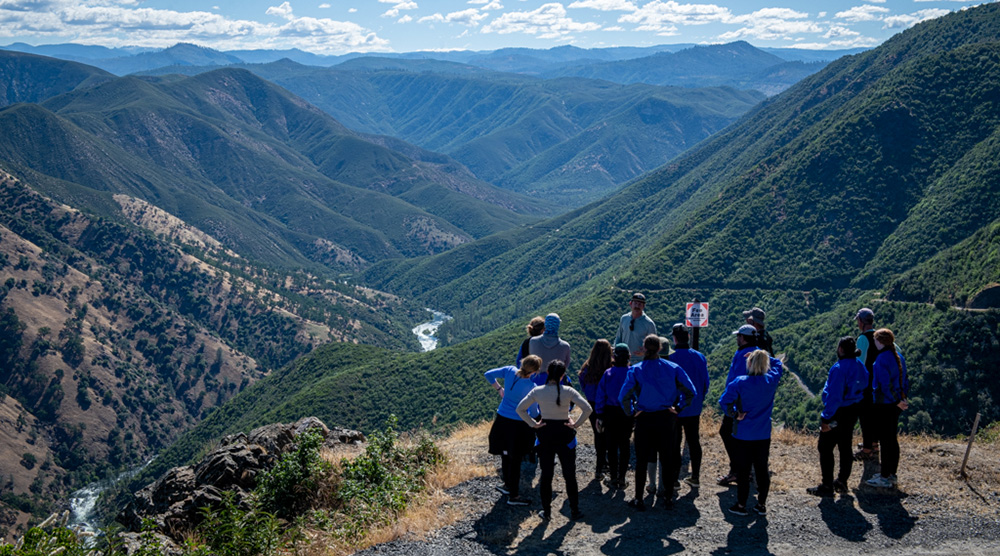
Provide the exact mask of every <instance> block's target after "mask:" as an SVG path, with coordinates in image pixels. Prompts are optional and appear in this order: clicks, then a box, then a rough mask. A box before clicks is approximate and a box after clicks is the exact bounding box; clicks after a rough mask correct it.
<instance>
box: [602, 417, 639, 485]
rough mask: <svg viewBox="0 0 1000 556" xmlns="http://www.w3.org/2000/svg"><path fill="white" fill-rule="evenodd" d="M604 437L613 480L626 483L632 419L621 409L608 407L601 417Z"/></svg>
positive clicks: (629, 457)
mask: <svg viewBox="0 0 1000 556" xmlns="http://www.w3.org/2000/svg"><path fill="white" fill-rule="evenodd" d="M601 421H602V422H603V423H604V435H605V438H606V443H607V445H608V470H609V473H610V474H611V478H612V479H613V480H616V481H624V480H625V473H626V472H627V471H628V462H629V459H631V457H632V454H631V446H630V445H629V440H630V439H631V438H632V424H633V423H632V418H631V417H629V416H628V415H625V412H624V411H622V408H620V407H607V408H605V409H604V414H603V415H602V416H601Z"/></svg>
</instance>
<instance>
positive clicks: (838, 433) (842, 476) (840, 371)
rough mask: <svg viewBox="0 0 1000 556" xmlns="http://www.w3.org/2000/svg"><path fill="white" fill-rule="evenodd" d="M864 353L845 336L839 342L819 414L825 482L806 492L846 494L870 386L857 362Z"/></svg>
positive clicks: (821, 469) (823, 494) (862, 366)
mask: <svg viewBox="0 0 1000 556" xmlns="http://www.w3.org/2000/svg"><path fill="white" fill-rule="evenodd" d="M860 353H861V351H860V350H859V349H858V346H857V344H856V343H855V341H854V338H852V337H851V336H844V337H843V338H841V339H840V341H839V342H838V343H837V362H836V363H834V364H833V366H832V367H830V372H829V374H828V375H827V377H826V385H824V386H823V411H822V413H820V416H819V418H820V431H819V443H818V445H817V449H818V450H819V468H820V472H821V474H822V478H823V482H821V483H820V484H819V485H818V486H814V487H810V488H807V489H806V492H808V493H809V494H812V495H814V496H833V495H834V493H835V492H847V480H848V479H850V478H851V467H852V466H853V464H854V455H853V454H852V453H851V441H852V440H853V439H854V425H855V424H856V423H857V422H858V416H859V415H860V412H861V403H862V401H863V399H864V396H865V389H866V388H867V387H868V369H866V368H865V365H864V363H862V362H861V361H858V359H857V357H858V355H859V354H860ZM835 447H836V448H837V449H838V450H839V451H840V470H839V473H837V479H836V480H834V479H833V449H834V448H835Z"/></svg>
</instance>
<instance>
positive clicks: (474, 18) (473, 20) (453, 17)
mask: <svg viewBox="0 0 1000 556" xmlns="http://www.w3.org/2000/svg"><path fill="white" fill-rule="evenodd" d="M487 17H489V16H488V15H487V14H484V13H480V11H479V10H477V9H476V8H469V9H467V10H461V11H458V12H451V13H449V14H448V15H441V14H440V13H436V14H432V15H428V16H424V17H421V18H420V19H418V20H417V22H418V23H435V22H437V23H458V24H459V25H468V26H470V27H475V26H476V25H479V22H480V21H482V20H484V19H486V18H487Z"/></svg>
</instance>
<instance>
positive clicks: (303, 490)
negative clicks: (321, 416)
mask: <svg viewBox="0 0 1000 556" xmlns="http://www.w3.org/2000/svg"><path fill="white" fill-rule="evenodd" d="M297 441H298V445H297V446H296V448H295V450H293V451H291V452H287V453H285V454H283V455H282V456H281V459H280V460H279V461H278V463H277V464H276V465H275V466H274V467H272V468H271V469H270V470H268V471H267V472H266V473H264V475H263V477H261V479H260V481H259V482H258V483H257V488H256V489H255V492H256V495H257V500H258V501H259V503H260V507H261V508H262V509H264V510H266V511H269V512H273V513H274V514H275V515H276V516H278V517H281V518H289V517H291V516H293V515H297V514H300V513H302V511H304V510H305V509H307V508H308V507H309V506H310V504H311V503H312V501H313V499H314V495H315V493H316V492H317V491H318V488H319V485H320V482H321V481H322V480H323V479H324V478H326V477H328V476H329V475H330V471H331V470H332V468H333V466H332V465H330V463H329V462H327V461H326V460H324V459H323V458H322V457H321V456H320V453H319V450H320V447H321V446H322V445H323V436H322V435H321V434H320V433H319V432H317V431H313V430H310V431H306V432H304V433H302V434H300V435H299V436H298V438H297Z"/></svg>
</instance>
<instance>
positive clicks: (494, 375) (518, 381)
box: [485, 355, 542, 506]
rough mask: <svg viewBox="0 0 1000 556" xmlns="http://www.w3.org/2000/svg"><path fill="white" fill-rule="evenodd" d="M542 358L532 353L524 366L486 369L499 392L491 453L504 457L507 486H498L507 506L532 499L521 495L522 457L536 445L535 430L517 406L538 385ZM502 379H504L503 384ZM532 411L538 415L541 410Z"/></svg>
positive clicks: (491, 434) (522, 362)
mask: <svg viewBox="0 0 1000 556" xmlns="http://www.w3.org/2000/svg"><path fill="white" fill-rule="evenodd" d="M541 366H542V358H541V357H538V356H537V355H529V356H527V357H525V358H524V359H522V360H521V368H520V369H517V368H515V367H513V366H506V367H500V368H498V369H490V370H489V371H486V373H485V376H486V380H487V381H489V383H490V384H491V385H492V386H493V388H495V389H496V390H497V392H499V394H500V406H499V407H497V414H496V417H495V418H494V419H493V426H492V427H491V428H490V437H489V452H490V453H491V454H493V455H497V456H500V471H501V474H502V475H503V486H498V487H496V489H497V490H498V491H500V492H501V493H502V494H506V495H507V505H509V506H527V505H528V504H529V502H528V500H527V499H525V498H522V497H521V496H520V486H521V459H522V458H523V457H524V455H525V454H527V453H528V452H529V451H531V450H532V449H533V448H534V443H535V432H534V431H533V430H531V427H529V426H528V424H527V423H525V422H524V421H522V420H521V417H520V416H519V415H518V413H517V405H518V404H519V403H520V402H521V400H523V399H524V398H525V396H527V395H528V393H529V392H531V390H532V389H534V388H535V383H534V382H533V380H532V378H533V377H534V376H536V375H537V374H538V370H539V369H540V368H541ZM499 381H503V384H502V385H501V384H500V382H499ZM531 411H532V413H533V414H534V415H538V409H537V407H536V408H533V409H532V410H531Z"/></svg>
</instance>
